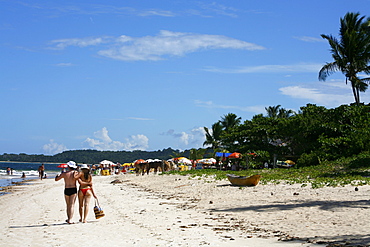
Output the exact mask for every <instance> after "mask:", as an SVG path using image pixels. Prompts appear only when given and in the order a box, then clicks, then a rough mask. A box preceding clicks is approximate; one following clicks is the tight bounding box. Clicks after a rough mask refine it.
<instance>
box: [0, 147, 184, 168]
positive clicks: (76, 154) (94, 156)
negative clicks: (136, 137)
mask: <svg viewBox="0 0 370 247" xmlns="http://www.w3.org/2000/svg"><path fill="white" fill-rule="evenodd" d="M173 155H179V156H188V155H189V151H185V152H180V151H179V150H174V149H172V148H167V149H163V150H158V151H141V150H135V151H98V150H69V151H64V152H62V153H59V154H55V155H27V154H7V153H4V154H3V155H0V161H19V162H55V163H66V162H68V161H70V160H74V161H75V162H77V163H86V164H97V163H99V162H100V161H102V160H110V161H113V162H119V163H126V162H127V163H130V162H133V161H134V160H137V159H153V158H157V159H164V160H167V159H170V158H171V157H172V156H173Z"/></svg>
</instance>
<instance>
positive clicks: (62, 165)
mask: <svg viewBox="0 0 370 247" xmlns="http://www.w3.org/2000/svg"><path fill="white" fill-rule="evenodd" d="M57 167H58V168H67V167H68V165H67V164H60V165H59V166H57Z"/></svg>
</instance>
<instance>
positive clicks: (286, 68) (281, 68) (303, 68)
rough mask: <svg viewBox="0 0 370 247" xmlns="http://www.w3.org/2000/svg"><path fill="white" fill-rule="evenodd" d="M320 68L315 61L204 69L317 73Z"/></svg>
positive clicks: (240, 71) (242, 72)
mask: <svg viewBox="0 0 370 247" xmlns="http://www.w3.org/2000/svg"><path fill="white" fill-rule="evenodd" d="M321 68H322V64H315V63H299V64H285V65H284V64H282V65H273V64H272V65H260V66H245V67H238V68H234V69H223V68H216V67H207V68H205V69H204V70H205V71H208V72H216V73H229V74H248V73H288V72H289V73H306V72H314V73H317V71H319V70H320V69H321Z"/></svg>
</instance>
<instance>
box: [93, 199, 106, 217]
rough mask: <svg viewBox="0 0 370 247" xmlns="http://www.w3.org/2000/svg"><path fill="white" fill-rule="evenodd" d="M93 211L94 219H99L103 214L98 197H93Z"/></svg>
mask: <svg viewBox="0 0 370 247" xmlns="http://www.w3.org/2000/svg"><path fill="white" fill-rule="evenodd" d="M94 213H95V218H96V219H100V218H101V217H104V216H105V214H104V211H103V209H102V208H101V207H100V204H99V201H98V199H95V207H94Z"/></svg>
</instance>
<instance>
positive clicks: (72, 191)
mask: <svg viewBox="0 0 370 247" xmlns="http://www.w3.org/2000/svg"><path fill="white" fill-rule="evenodd" d="M76 193H77V188H65V189H64V195H66V196H71V195H73V194H76Z"/></svg>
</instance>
